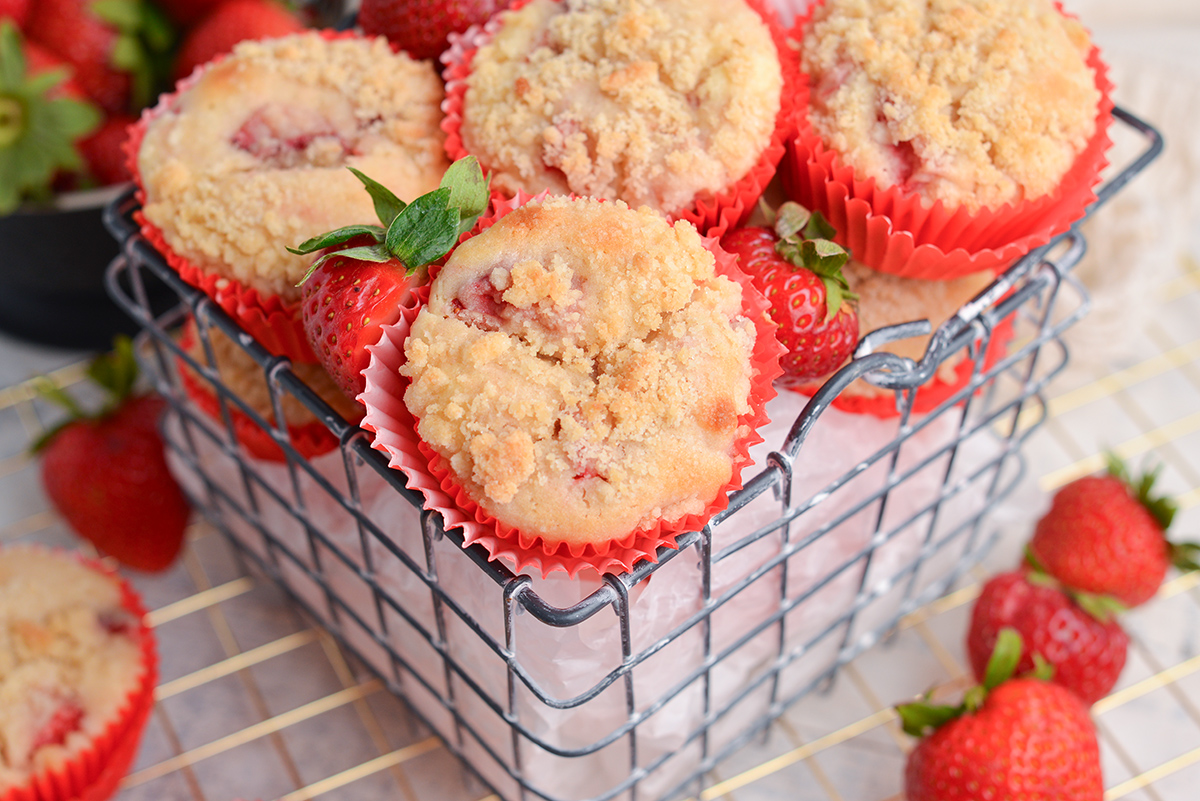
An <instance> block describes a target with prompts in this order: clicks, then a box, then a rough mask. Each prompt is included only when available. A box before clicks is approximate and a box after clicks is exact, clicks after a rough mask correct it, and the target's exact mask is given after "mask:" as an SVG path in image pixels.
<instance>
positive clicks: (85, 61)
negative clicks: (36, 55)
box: [25, 0, 132, 114]
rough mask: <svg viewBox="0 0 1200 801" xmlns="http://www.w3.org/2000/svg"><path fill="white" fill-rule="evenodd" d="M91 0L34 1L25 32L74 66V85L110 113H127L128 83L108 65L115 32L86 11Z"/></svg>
mask: <svg viewBox="0 0 1200 801" xmlns="http://www.w3.org/2000/svg"><path fill="white" fill-rule="evenodd" d="M90 5H91V0H37V2H35V3H33V4H32V6H31V7H30V13H29V20H28V23H27V24H26V26H25V30H26V33H27V34H28V36H29V37H30V38H31V39H33V40H34V41H36V42H38V43H39V44H40V45H42V46H43V47H45V48H47V49H48V50H50V51H51V52H53V53H54V54H55V55H57V56H59V57H60V58H62V59H64V60H66V61H68V62H70V63H71V64H72V65H74V67H75V82H76V83H78V84H79V86H81V87H82V88H83V90H84V92H86V93H87V95H88V97H90V98H91V99H92V100H94V101H95V102H96V103H97V104H98V105H99V106H100V107H101V108H103V109H104V110H105V111H106V112H108V113H110V114H117V113H121V112H127V111H130V110H131V109H130V108H129V101H130V91H131V87H132V80H131V78H130V76H129V73H127V72H123V71H121V70H119V69H117V68H115V67H113V66H111V61H112V53H113V46H114V45H115V44H116V42H117V31H116V29H115V28H113V27H112V26H111V25H110V24H109V23H107V22H105V21H104V20H102V19H100V17H98V16H96V15H95V14H94V13H92V11H91V10H90Z"/></svg>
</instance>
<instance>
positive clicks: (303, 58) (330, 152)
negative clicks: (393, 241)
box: [138, 33, 447, 300]
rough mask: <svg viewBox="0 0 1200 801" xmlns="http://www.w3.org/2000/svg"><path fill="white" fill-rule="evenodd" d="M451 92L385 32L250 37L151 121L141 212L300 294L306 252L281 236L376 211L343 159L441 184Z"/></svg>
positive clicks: (268, 282) (393, 182)
mask: <svg viewBox="0 0 1200 801" xmlns="http://www.w3.org/2000/svg"><path fill="white" fill-rule="evenodd" d="M442 96H443V92H442V86H441V82H440V81H439V80H438V78H437V75H436V74H435V72H434V70H433V67H432V65H431V64H429V63H427V62H416V61H412V60H411V59H409V58H408V56H406V55H404V54H393V53H392V51H391V48H390V47H389V46H388V44H387V42H386V41H385V40H384V39H382V38H378V39H357V38H352V39H337V40H334V41H329V40H327V39H325V38H323V37H322V36H321V35H319V34H317V33H305V34H298V35H295V36H289V37H284V38H282V39H274V40H268V41H263V42H243V43H242V44H240V45H238V46H237V48H236V49H235V50H234V52H233V54H232V55H231V56H229V57H228V58H226V59H225V60H224V61H222V62H220V63H219V64H217V65H215V66H214V67H212V68H210V69H208V70H207V71H206V72H205V73H204V75H203V77H201V78H200V79H199V81H198V82H197V83H196V84H195V85H193V86H191V87H190V88H189V89H186V90H185V91H183V92H182V93H181V94H180V95H179V97H178V99H177V100H176V101H175V103H174V104H173V106H172V109H171V110H169V111H167V112H166V113H163V114H160V115H158V116H156V117H155V118H154V119H153V120H152V121H151V123H150V124H149V127H148V129H147V131H146V136H145V140H144V141H143V143H142V147H141V150H140V152H139V154H138V169H139V172H140V174H141V182H142V186H143V188H144V189H145V191H146V203H145V208H144V211H145V214H146V217H147V219H148V220H149V221H150V222H151V223H153V224H154V225H156V226H158V227H159V228H160V229H161V230H162V232H163V235H164V237H165V238H166V241H167V243H168V244H169V245H170V246H171V248H172V249H174V250H175V251H176V252H177V253H179V254H180V255H181V256H183V257H184V258H185V259H187V260H188V261H189V262H191V263H192V264H194V265H195V266H197V267H200V268H201V269H205V270H209V271H212V272H215V273H217V274H218V275H222V276H225V277H229V278H234V279H237V280H238V281H241V282H242V283H245V284H248V285H249V286H252V287H254V288H255V289H258V290H259V291H260V292H264V293H267V294H269V295H282V296H283V297H285V298H286V299H289V300H295V299H298V298H299V290H298V289H296V287H295V285H296V283H297V282H298V281H299V280H300V278H301V277H302V276H303V275H304V272H305V270H306V269H307V267H308V264H309V262H310V261H311V258H310V257H306V256H295V255H292V254H290V253H288V252H287V251H286V249H285V248H286V247H288V246H293V247H294V246H296V245H297V244H299V243H300V242H303V241H304V240H305V239H308V238H309V237H311V236H315V235H316V234H320V233H324V232H325V231H330V230H333V229H335V228H339V227H341V226H344V225H350V224H355V223H373V222H375V221H376V217H375V213H374V209H373V206H372V205H371V200H370V197H369V196H368V195H367V193H366V192H365V191H363V188H362V185H361V184H360V183H359V182H358V180H357V179H355V177H354V176H353V175H352V174H351V173H350V172H349V171H348V170H347V169H346V166H347V165H349V166H353V167H356V168H358V169H360V170H362V171H363V172H365V173H366V174H367V175H370V176H371V177H372V178H374V179H376V180H377V181H379V182H380V183H382V184H384V185H385V186H387V187H388V188H390V189H392V191H394V192H395V193H396V194H397V195H399V196H400V198H401V199H402V200H412V199H413V198H414V197H416V196H418V195H420V194H423V193H425V192H427V191H430V190H432V189H436V188H437V186H438V182H439V181H440V179H441V176H442V173H443V172H444V171H445V168H446V166H447V164H446V159H445V154H444V152H443V147H442V139H443V137H442V133H441V131H440V129H439V127H438V126H439V123H440V121H441V118H442V115H441V110H440V104H441V100H442Z"/></svg>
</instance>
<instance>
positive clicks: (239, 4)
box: [172, 0, 304, 80]
mask: <svg viewBox="0 0 1200 801" xmlns="http://www.w3.org/2000/svg"><path fill="white" fill-rule="evenodd" d="M302 30H304V25H303V23H301V22H300V18H299V17H297V16H296V15H295V14H293V13H292V12H291V11H289V10H287V9H286V8H284V7H283V6H282V5H280V4H279V3H276V2H274V1H273V0H225V2H223V3H221V4H220V5H219V6H217V7H216V8H214V9H213V10H212V11H210V12H209V13H208V15H207V16H205V17H204V18H203V19H201V20H200V21H199V22H198V23H196V25H195V27H193V28H192V29H191V30H189V31H188V33H187V35H186V36H184V39H183V42H182V43H181V44H180V46H179V54H178V55H177V56H176V57H175V66H174V69H173V70H172V74H173V75H174V77H175V79H176V80H178V79H179V78H185V77H187V76H188V75H191V74H192V71H193V70H195V69H196V67H199V66H200V65H201V64H207V63H208V62H209V61H212V60H213V59H214V58H216V57H217V56H220V55H224V54H225V53H228V52H229V51H230V50H232V49H233V46H234V45H236V44H237V43H238V42H241V41H245V40H247V39H273V38H275V37H278V36H287V35H288V34H290V33H299V32H300V31H302Z"/></svg>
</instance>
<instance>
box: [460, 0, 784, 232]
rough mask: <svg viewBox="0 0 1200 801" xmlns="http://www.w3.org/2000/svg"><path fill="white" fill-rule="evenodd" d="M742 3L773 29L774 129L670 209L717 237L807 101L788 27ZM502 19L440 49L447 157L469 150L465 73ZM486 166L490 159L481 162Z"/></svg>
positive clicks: (760, 179) (521, 0)
mask: <svg viewBox="0 0 1200 801" xmlns="http://www.w3.org/2000/svg"><path fill="white" fill-rule="evenodd" d="M528 2H529V0H516V2H514V3H512V5H510V6H509V10H510V11H515V10H517V9H520V8H521V7H523V6H525V5H526V4H527V3H528ZM746 5H748V6H749V7H750V8H751V9H753V10H754V11H755V12H757V13H758V14H759V16H761V17H762V19H763V21H764V22H765V23H766V24H767V27H768V29H769V30H770V32H771V38H772V40H773V41H774V42H775V50H776V52H778V54H779V63H780V68H781V70H782V75H783V90H782V92H781V93H780V105H779V112H778V113H777V114H776V116H775V130H774V132H773V133H772V135H771V140H770V142H768V144H767V146H766V148H765V149H764V150H763V152H762V154H761V156H760V157H759V160H758V161H757V162H756V163H755V164H754V166H753V167H751V168H750V171H749V172H747V173H746V174H745V175H743V176H742V177H741V178H740V179H739V180H737V181H736V182H734V183H733V184H731V185H730V186H728V187H726V188H725V189H724V190H722V191H720V192H718V193H716V194H715V195H713V194H711V193H706V194H703V195H698V196H697V197H696V198H695V199H694V201H693V204H692V206H691V207H689V208H686V209H683V210H680V211H678V212H676V213H675V214H673V215H670V217H669V219H671V221H675V220H687V221H688V222H690V223H692V224H693V225H695V226H696V230H697V231H699V232H700V233H701V234H707V235H708V236H715V237H717V238H720V237H721V236H722V235H723V234H724V233H725V232H726V231H728V230H731V229H733V228H736V227H737V226H738V225H740V224H741V223H742V222H744V221H745V220H746V218H747V217H749V216H750V213H751V212H752V211H753V210H754V206H755V204H756V203H757V202H758V199H759V197H761V196H762V194H763V192H764V191H765V190H766V188H767V185H768V184H769V183H770V182H771V180H772V179H773V178H774V177H775V173H776V169H777V167H778V166H779V162H780V160H781V159H782V158H783V155H784V152H785V148H786V143H787V142H788V141H790V140H791V139H793V138H794V134H795V131H796V109H797V107H798V106H799V105H807V103H808V84H807V83H806V82H804V81H802V80H801V79H800V65H799V60H798V59H797V57H796V50H795V48H794V47H792V46H790V45H789V44H788V34H787V31H786V30H785V29H784V28H783V26H782V25H781V24H780V22H779V18H778V15H777V14H776V12H775V9H774V8H773V7H772V6H771V4H770V3H769V2H767V1H766V0H746ZM502 24H503V18H502V15H497V16H495V17H493V18H492V19H491V20H490V21H489V22H487V23H486V24H484V25H483V26H472V27H471V28H469V29H468V30H467V31H466V32H465V33H463V34H462V35H461V36H455V35H453V34H452V35H451V46H450V48H449V49H448V50H447V51H446V52H445V53H444V54H443V55H442V61H443V62H445V64H446V68H445V70H444V71H443V73H442V77H443V79H444V80H445V81H446V99H445V100H444V101H442V110H443V111H444V112H445V113H446V117H445V119H444V120H442V130H443V131H445V132H446V155H447V156H448V157H449V158H450V160H451V161H456V160H458V159H460V158H462V157H463V156H468V155H471V154H470V153H469V152H468V151H467V149H466V147H465V146H464V145H463V141H462V135H461V129H462V115H463V104H464V102H465V98H466V92H467V82H466V79H467V76H468V75H470V74H471V62H472V60H473V59H474V57H475V53H476V51H478V50H479V48H480V47H482V46H483V45H485V44H487V43H488V42H489V41H491V39H492V37H493V36H494V35H495V33H496V31H498V30H499V29H500V26H501V25H502ZM481 165H482V167H483V169H484V172H487V170H488V165H487V164H482V162H481ZM507 197H508V195H506V194H504V193H502V192H500V191H499V190H497V191H495V192H494V200H503V199H506V198H507Z"/></svg>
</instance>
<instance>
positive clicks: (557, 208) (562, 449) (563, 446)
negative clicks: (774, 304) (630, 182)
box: [401, 198, 755, 543]
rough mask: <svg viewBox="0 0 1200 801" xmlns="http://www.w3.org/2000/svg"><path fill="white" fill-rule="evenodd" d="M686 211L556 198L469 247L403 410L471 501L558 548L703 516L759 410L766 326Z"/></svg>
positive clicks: (411, 372) (437, 313)
mask: <svg viewBox="0 0 1200 801" xmlns="http://www.w3.org/2000/svg"><path fill="white" fill-rule="evenodd" d="M714 264H715V262H714V258H713V255H712V253H710V252H709V251H708V250H707V249H705V247H704V246H703V244H702V242H701V239H700V237H699V235H698V234H697V233H696V230H695V229H694V228H693V227H692V226H691V224H689V223H686V222H678V223H675V225H674V226H672V225H670V224H669V223H667V222H666V221H665V220H664V219H663V218H662V217H660V216H659V215H658V214H657V213H656V212H654V211H653V210H652V209H649V208H645V207H643V208H641V209H639V210H638V211H632V210H630V209H629V208H628V207H627V206H626V205H625V204H624V203H621V202H614V203H602V202H600V201H597V200H568V199H566V198H552V199H549V200H547V201H545V202H544V203H541V204H536V203H535V204H529V205H526V206H524V207H522V208H520V209H518V210H516V211H513V212H511V213H510V214H508V215H507V216H505V217H504V218H502V219H501V220H500V221H499V222H498V223H496V225H494V226H493V227H492V228H490V229H488V230H486V231H484V232H483V233H482V234H480V235H479V236H476V237H474V238H472V239H470V240H468V241H466V242H465V243H463V244H462V245H461V246H459V248H458V249H457V250H456V251H455V252H454V254H453V255H452V256H451V258H450V260H449V262H448V263H447V264H446V266H445V268H444V269H443V270H442V271H441V272H440V273H439V274H438V275H437V277H436V278H435V280H434V282H433V286H432V291H431V296H430V300H429V303H428V305H427V306H426V307H425V308H423V309H422V310H421V312H420V314H419V315H418V316H417V320H416V322H415V323H414V325H413V328H412V332H411V334H410V336H409V338H408V340H407V342H406V344H405V353H406V355H407V363H406V364H405V365H404V367H402V368H401V372H403V373H404V374H405V375H407V376H409V377H410V378H411V379H412V384H411V385H410V387H409V389H408V391H407V393H406V394H405V398H404V400H405V403H406V405H407V406H408V408H409V409H410V410H411V411H412V413H413V414H414V415H415V416H416V417H417V418H418V419H419V424H418V431H419V433H420V435H421V437H422V439H424V440H425V442H427V443H428V444H429V445H430V446H431V447H432V448H434V449H435V450H436V451H437V452H438V453H440V454H441V455H442V456H444V457H445V458H446V459H447V461H448V462H449V464H450V468H451V470H452V471H453V472H454V474H455V475H456V477H457V478H458V479H459V481H460V482H461V483H462V485H463V486H464V488H465V489H466V490H467V492H468V493H469V494H470V495H471V497H472V498H473V499H474V500H475V501H476V502H478V503H479V504H480V505H481V506H482V507H483V508H484V509H486V510H487V511H488V512H490V513H491V514H493V515H494V516H495V517H496V518H497V519H498V520H501V521H503V522H506V523H508V524H509V525H512V526H515V527H517V528H519V529H521V530H522V531H524V532H526V533H528V534H540V535H541V536H542V537H543V538H545V539H546V541H547V542H549V543H558V542H568V543H584V542H594V543H599V542H606V541H608V540H611V539H615V538H620V537H623V536H625V535H627V534H629V533H631V532H633V531H635V530H637V529H639V528H647V527H650V526H652V525H654V524H656V523H657V522H658V521H659V520H666V521H673V520H677V519H678V518H680V517H682V516H684V515H686V514H690V513H698V512H701V511H703V509H704V508H705V507H707V505H708V504H709V503H710V502H711V501H712V500H713V499H714V498H715V497H716V495H717V493H718V492H719V491H720V490H721V488H722V487H723V486H724V485H725V484H726V483H727V482H728V481H729V479H730V476H731V473H732V466H733V456H734V454H735V439H736V438H737V437H739V436H741V435H743V434H744V433H746V432H742V431H739V426H738V417H739V415H742V414H744V413H746V412H747V411H749V394H750V378H751V368H750V354H751V352H752V351H753V347H754V338H755V329H754V325H753V323H752V322H751V321H750V320H748V319H747V318H745V317H744V316H743V315H742V313H741V288H740V287H739V286H738V284H737V283H736V282H734V281H731V280H729V279H728V278H725V277H723V276H720V275H717V274H716V273H715V268H714Z"/></svg>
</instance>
